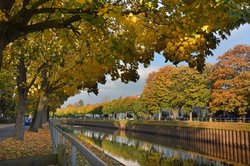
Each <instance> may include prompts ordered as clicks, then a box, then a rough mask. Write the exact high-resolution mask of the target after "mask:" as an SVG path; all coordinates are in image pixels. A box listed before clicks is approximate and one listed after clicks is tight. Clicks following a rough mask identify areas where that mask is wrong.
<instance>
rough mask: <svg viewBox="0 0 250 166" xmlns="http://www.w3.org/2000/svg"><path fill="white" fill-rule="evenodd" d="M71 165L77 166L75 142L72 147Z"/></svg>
mask: <svg viewBox="0 0 250 166" xmlns="http://www.w3.org/2000/svg"><path fill="white" fill-rule="evenodd" d="M71 166H76V147H75V146H74V145H73V144H72V149H71Z"/></svg>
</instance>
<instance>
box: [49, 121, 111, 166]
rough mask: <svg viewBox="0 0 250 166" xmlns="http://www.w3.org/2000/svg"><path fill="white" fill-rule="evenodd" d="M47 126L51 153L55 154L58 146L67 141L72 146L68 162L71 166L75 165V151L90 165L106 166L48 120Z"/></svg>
mask: <svg viewBox="0 0 250 166" xmlns="http://www.w3.org/2000/svg"><path fill="white" fill-rule="evenodd" d="M49 126H50V133H51V138H52V148H53V153H57V148H58V145H59V144H65V139H67V140H68V141H69V142H70V143H71V144H72V149H71V160H70V162H71V165H72V166H75V165H76V159H77V157H76V152H77V150H78V151H79V152H80V153H81V154H82V155H83V156H84V157H85V158H86V159H87V160H88V161H89V163H90V164H91V165H98V166H107V165H106V164H105V163H104V162H103V161H102V160H101V159H100V158H98V157H97V156H96V155H95V154H94V153H92V152H91V151H90V150H89V149H88V148H86V147H85V146H84V145H82V144H81V143H80V142H79V141H78V140H76V139H75V138H74V137H73V136H71V135H70V134H68V133H66V132H64V131H62V130H61V129H60V128H59V127H58V126H56V124H55V123H53V122H52V121H51V120H49Z"/></svg>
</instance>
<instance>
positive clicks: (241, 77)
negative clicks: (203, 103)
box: [210, 45, 250, 114]
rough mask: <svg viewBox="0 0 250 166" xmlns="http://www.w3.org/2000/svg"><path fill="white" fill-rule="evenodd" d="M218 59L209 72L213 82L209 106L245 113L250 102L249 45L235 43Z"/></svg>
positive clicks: (214, 108)
mask: <svg viewBox="0 0 250 166" xmlns="http://www.w3.org/2000/svg"><path fill="white" fill-rule="evenodd" d="M218 60H219V61H218V62H217V63H216V65H215V66H214V69H213V71H212V73H211V74H210V78H211V80H212V83H213V86H212V96H211V97H212V100H211V102H210V108H211V109H212V110H213V111H219V110H224V111H228V112H239V113H240V114H245V111H246V109H247V107H248V106H249V104H250V100H249V99H250V98H249V97H250V89H249V86H250V81H249V76H250V68H249V65H250V47H249V46H246V45H237V46H235V47H234V48H232V49H231V50H229V51H228V52H226V53H225V54H224V55H223V56H220V57H218Z"/></svg>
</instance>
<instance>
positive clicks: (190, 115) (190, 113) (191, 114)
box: [189, 111, 193, 121]
mask: <svg viewBox="0 0 250 166" xmlns="http://www.w3.org/2000/svg"><path fill="white" fill-rule="evenodd" d="M189 121H193V111H189Z"/></svg>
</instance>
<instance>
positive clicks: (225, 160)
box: [67, 126, 250, 166]
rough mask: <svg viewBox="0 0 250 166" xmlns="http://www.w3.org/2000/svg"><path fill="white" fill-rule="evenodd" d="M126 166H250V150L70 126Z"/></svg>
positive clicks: (82, 137)
mask: <svg viewBox="0 0 250 166" xmlns="http://www.w3.org/2000/svg"><path fill="white" fill-rule="evenodd" d="M67 127H68V128H70V129H71V130H72V131H73V132H74V134H76V135H77V136H78V137H80V138H81V139H84V140H85V141H87V142H89V143H91V144H93V145H95V146H96V147H98V148H101V149H102V150H104V151H105V152H106V153H108V154H109V155H111V156H112V157H114V158H116V159H117V160H119V161H120V162H122V163H124V164H125V165H129V166H132V165H135V166H136V165H145V166H156V165H214V166H220V165H249V164H250V161H249V159H250V156H249V149H248V148H241V147H233V146H229V145H228V146H226V145H218V144H213V143H204V142H199V141H191V140H189V141H187V139H176V138H171V137H167V136H157V135H152V134H145V133H138V132H124V131H118V130H112V129H107V128H96V127H86V126H84V127H82V126H81V127H77V126H67Z"/></svg>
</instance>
